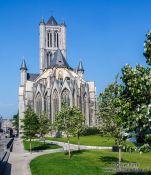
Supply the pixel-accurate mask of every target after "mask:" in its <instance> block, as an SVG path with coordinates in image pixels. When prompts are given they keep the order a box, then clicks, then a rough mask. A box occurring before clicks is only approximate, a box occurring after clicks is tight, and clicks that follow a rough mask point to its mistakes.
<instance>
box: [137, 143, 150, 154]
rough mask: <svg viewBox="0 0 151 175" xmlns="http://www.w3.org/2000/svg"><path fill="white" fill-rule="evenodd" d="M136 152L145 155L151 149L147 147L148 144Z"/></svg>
mask: <svg viewBox="0 0 151 175" xmlns="http://www.w3.org/2000/svg"><path fill="white" fill-rule="evenodd" d="M138 150H139V152H143V153H147V152H149V151H150V150H151V147H150V146H149V144H144V145H143V146H141V147H140V148H139V149H138Z"/></svg>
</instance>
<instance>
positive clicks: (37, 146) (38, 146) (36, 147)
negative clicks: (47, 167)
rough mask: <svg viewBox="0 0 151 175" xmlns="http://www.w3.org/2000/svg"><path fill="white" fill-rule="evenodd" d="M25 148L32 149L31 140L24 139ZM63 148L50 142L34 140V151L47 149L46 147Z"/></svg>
mask: <svg viewBox="0 0 151 175" xmlns="http://www.w3.org/2000/svg"><path fill="white" fill-rule="evenodd" d="M23 144H24V149H25V150H27V151H30V144H29V141H26V140H24V141H23ZM57 148H61V147H60V146H58V145H55V144H50V143H45V144H44V143H43V142H38V141H32V150H33V151H38V150H46V149H57Z"/></svg>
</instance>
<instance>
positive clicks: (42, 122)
mask: <svg viewBox="0 0 151 175" xmlns="http://www.w3.org/2000/svg"><path fill="white" fill-rule="evenodd" d="M38 121H39V130H38V132H39V134H40V137H42V138H43V140H44V144H45V135H46V134H48V133H49V131H50V130H51V123H50V120H49V119H48V117H47V115H46V114H45V113H43V114H40V115H39V116H38Z"/></svg>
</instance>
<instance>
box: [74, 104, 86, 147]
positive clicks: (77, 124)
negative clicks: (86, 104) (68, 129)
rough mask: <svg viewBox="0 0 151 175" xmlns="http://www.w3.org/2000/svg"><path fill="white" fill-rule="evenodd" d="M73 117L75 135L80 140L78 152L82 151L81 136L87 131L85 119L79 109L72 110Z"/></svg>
mask: <svg viewBox="0 0 151 175" xmlns="http://www.w3.org/2000/svg"><path fill="white" fill-rule="evenodd" d="M71 117H72V118H74V134H75V135H76V136H77V138H78V150H80V135H81V134H82V133H83V131H84V129H85V117H84V115H83V114H82V112H81V111H80V109H79V108H77V107H73V108H71Z"/></svg>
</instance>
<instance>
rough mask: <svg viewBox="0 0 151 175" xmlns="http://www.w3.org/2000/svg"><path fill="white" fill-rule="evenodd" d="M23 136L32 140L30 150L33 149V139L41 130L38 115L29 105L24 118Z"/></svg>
mask: <svg viewBox="0 0 151 175" xmlns="http://www.w3.org/2000/svg"><path fill="white" fill-rule="evenodd" d="M22 122H23V125H22V128H23V138H25V139H29V140H30V152H31V150H32V145H31V143H32V142H31V141H32V139H33V138H34V137H35V136H36V134H37V133H38V130H39V121H38V116H37V115H36V114H35V113H34V111H33V110H32V108H31V107H30V106H29V105H28V107H27V110H26V112H25V115H24V119H23V120H22Z"/></svg>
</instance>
